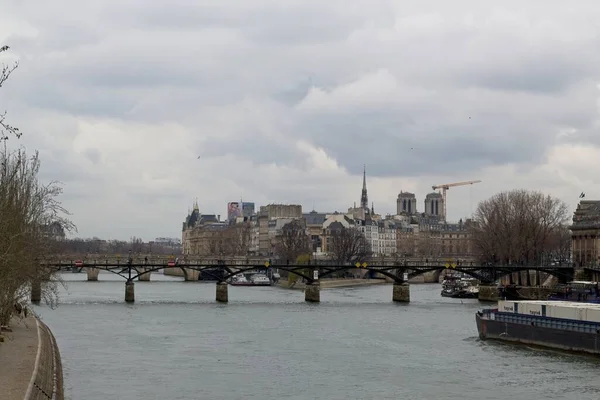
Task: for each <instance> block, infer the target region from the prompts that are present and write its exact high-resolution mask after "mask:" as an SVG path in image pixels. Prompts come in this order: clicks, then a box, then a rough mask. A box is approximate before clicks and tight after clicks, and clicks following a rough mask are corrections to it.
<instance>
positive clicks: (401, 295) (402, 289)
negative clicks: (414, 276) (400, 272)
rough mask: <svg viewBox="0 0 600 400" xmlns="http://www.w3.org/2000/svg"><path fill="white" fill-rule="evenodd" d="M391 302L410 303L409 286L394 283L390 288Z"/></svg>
mask: <svg viewBox="0 0 600 400" xmlns="http://www.w3.org/2000/svg"><path fill="white" fill-rule="evenodd" d="M392 301H397V302H399V303H410V285H409V284H408V283H406V282H404V283H394V287H393V288H392Z"/></svg>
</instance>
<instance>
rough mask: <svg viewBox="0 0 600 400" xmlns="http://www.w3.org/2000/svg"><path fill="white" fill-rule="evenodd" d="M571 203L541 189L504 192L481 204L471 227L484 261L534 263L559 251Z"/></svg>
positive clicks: (475, 242)
mask: <svg viewBox="0 0 600 400" xmlns="http://www.w3.org/2000/svg"><path fill="white" fill-rule="evenodd" d="M568 217H569V215H568V208H567V205H566V204H565V203H564V202H562V201H561V200H559V199H556V198H553V197H551V196H546V195H544V194H542V193H540V192H534V191H527V190H513V191H510V192H501V193H498V194H496V195H494V196H493V197H491V198H490V199H488V200H485V201H482V202H481V203H479V205H478V207H477V210H476V211H475V215H474V224H473V226H472V227H471V229H472V234H473V242H474V245H475V248H476V251H477V252H478V253H479V254H480V257H481V261H483V262H491V263H499V264H521V265H531V264H539V263H540V262H542V261H547V262H549V260H548V257H549V255H550V254H552V253H554V252H556V251H557V246H559V245H558V244H557V241H556V240H554V239H555V238H556V237H557V235H558V236H560V235H561V233H560V232H561V230H563V229H564V225H565V223H566V222H567V220H568Z"/></svg>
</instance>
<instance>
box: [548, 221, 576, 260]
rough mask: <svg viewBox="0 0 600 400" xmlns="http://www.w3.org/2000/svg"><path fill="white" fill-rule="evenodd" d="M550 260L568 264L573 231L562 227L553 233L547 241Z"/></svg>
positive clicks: (566, 226)
mask: <svg viewBox="0 0 600 400" xmlns="http://www.w3.org/2000/svg"><path fill="white" fill-rule="evenodd" d="M547 248H548V256H549V257H548V258H549V259H552V260H556V261H558V262H559V263H567V262H568V261H569V258H570V255H571V230H570V229H569V226H568V225H562V226H560V227H558V228H557V229H555V230H554V231H552V233H551V234H550V235H549V236H548V241H547Z"/></svg>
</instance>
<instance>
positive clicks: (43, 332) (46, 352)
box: [25, 319, 64, 400]
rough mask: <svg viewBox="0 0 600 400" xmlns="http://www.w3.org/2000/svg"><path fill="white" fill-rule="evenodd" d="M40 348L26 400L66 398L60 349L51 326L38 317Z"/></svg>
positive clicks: (61, 399) (58, 399) (60, 399)
mask: <svg viewBox="0 0 600 400" xmlns="http://www.w3.org/2000/svg"><path fill="white" fill-rule="evenodd" d="M37 329H38V350H37V356H36V359H35V366H34V369H33V374H32V376H31V381H30V382H29V387H28V388H27V393H26V394H25V400H38V399H39V400H42V399H44V400H47V399H57V400H63V399H64V392H63V371H62V362H61V359H60V351H59V350H58V345H57V344H56V340H55V338H54V335H53V334H52V332H51V331H50V328H48V326H46V324H44V323H43V322H42V321H40V320H39V319H37Z"/></svg>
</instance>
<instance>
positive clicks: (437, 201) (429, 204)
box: [425, 192, 446, 220]
mask: <svg viewBox="0 0 600 400" xmlns="http://www.w3.org/2000/svg"><path fill="white" fill-rule="evenodd" d="M425 215H427V216H429V217H436V218H439V219H441V220H445V219H446V216H445V215H444V198H443V197H442V194H441V193H438V192H432V193H429V194H428V195H427V196H425Z"/></svg>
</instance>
